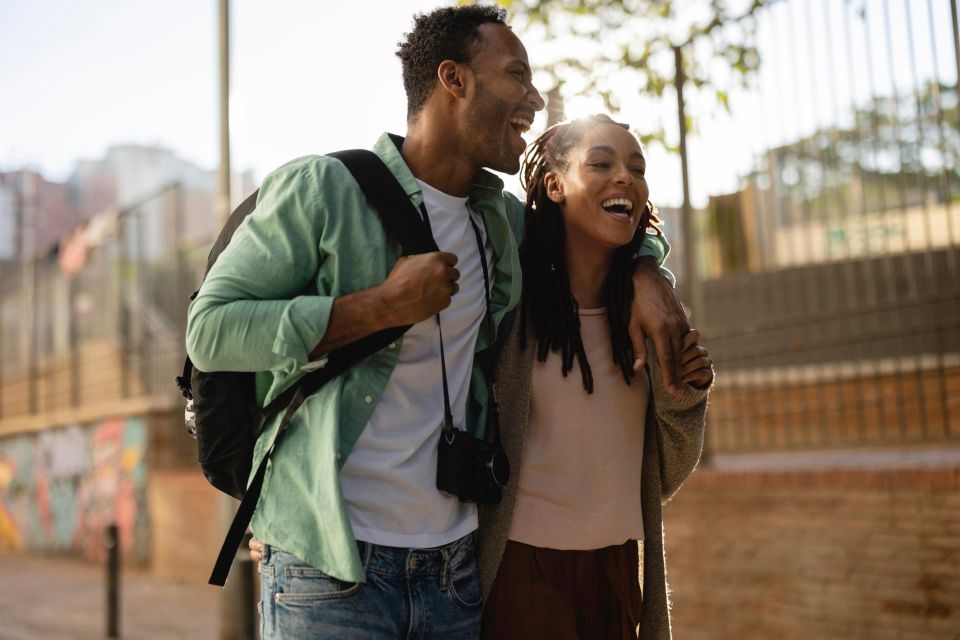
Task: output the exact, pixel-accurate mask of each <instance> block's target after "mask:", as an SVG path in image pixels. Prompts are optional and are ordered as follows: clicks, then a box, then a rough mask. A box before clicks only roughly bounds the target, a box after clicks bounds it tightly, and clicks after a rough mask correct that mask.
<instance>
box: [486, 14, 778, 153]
mask: <svg viewBox="0 0 960 640" xmlns="http://www.w3.org/2000/svg"><path fill="white" fill-rule="evenodd" d="M776 1H777V0H740V1H739V2H737V1H734V2H730V1H729V0H693V1H692V0H685V1H684V2H674V0H501V2H500V4H501V5H502V6H504V7H506V8H507V9H508V10H509V11H510V12H511V14H512V24H513V26H514V29H516V30H517V31H518V32H520V33H524V34H525V35H526V36H530V37H532V38H533V39H536V40H538V41H540V42H542V43H544V46H543V51H546V52H547V59H543V58H542V55H538V60H536V61H535V62H536V69H537V71H538V72H540V73H542V74H544V75H545V76H546V77H547V79H548V80H547V86H546V89H547V91H548V92H549V91H553V93H554V95H559V96H561V97H562V98H564V99H566V100H569V99H570V98H573V97H575V96H598V97H600V98H601V99H602V100H603V103H604V105H605V107H606V109H607V110H608V111H609V112H610V113H611V115H617V114H620V113H621V112H622V109H623V106H624V100H625V98H626V99H628V100H630V101H632V100H633V99H635V98H636V99H639V100H646V101H648V102H649V101H653V100H659V99H661V98H662V97H663V95H664V91H665V90H667V87H672V86H673V85H674V78H675V73H676V68H675V64H674V47H678V46H679V47H681V48H682V50H683V52H684V56H683V59H684V74H685V76H686V79H687V86H688V87H692V88H693V89H694V91H695V92H697V93H704V92H705V93H708V94H710V93H712V95H713V98H714V100H715V101H714V104H715V105H717V106H718V107H719V108H723V109H728V110H729V108H730V105H729V102H728V94H729V89H730V87H731V83H745V82H746V81H747V80H748V78H749V77H750V76H751V75H752V74H753V73H754V72H755V71H756V70H757V69H758V68H759V65H760V57H759V55H758V52H757V48H756V46H755V44H754V42H753V40H754V38H753V33H754V29H755V23H754V17H755V14H756V12H757V11H758V10H759V9H761V8H763V7H764V6H767V5H770V4H772V3H773V2H776ZM730 5H737V6H735V7H734V8H731V6H730ZM543 51H539V50H538V53H539V54H542V53H543ZM718 65H719V67H720V68H722V69H726V70H728V73H717V69H718ZM645 112H647V111H645ZM657 113H658V114H659V113H661V112H660V111H659V110H658V111H657ZM687 121H688V129H691V128H692V127H693V125H694V124H695V119H694V118H691V117H690V116H687ZM639 133H640V135H641V138H642V139H643V140H644V142H645V143H649V142H659V143H661V144H663V145H664V146H665V147H666V148H667V149H670V150H674V151H675V150H676V148H675V144H676V143H675V142H674V144H673V145H671V144H668V143H667V142H666V139H665V135H664V123H663V122H662V121H660V122H644V123H643V126H642V131H640V132H639Z"/></svg>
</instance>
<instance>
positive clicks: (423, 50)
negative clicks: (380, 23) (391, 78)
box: [397, 5, 507, 120]
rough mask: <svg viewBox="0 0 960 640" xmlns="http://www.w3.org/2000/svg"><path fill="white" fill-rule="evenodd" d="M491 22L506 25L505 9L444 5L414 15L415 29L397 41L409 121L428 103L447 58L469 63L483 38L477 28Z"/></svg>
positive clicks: (487, 6) (486, 6)
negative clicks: (438, 70) (474, 49)
mask: <svg viewBox="0 0 960 640" xmlns="http://www.w3.org/2000/svg"><path fill="white" fill-rule="evenodd" d="M488 22H498V23H500V24H502V25H506V24H507V12H506V10H504V9H502V8H500V7H496V6H489V5H466V6H458V7H442V8H440V9H435V10H434V11H431V12H430V13H420V14H417V15H416V16H414V18H413V30H412V31H410V32H409V33H406V34H404V37H405V40H403V41H401V42H399V43H397V57H398V58H400V61H401V62H402V63H403V88H404V89H405V90H406V92H407V120H412V119H413V118H414V116H416V115H417V114H418V113H419V112H420V110H421V109H422V108H423V105H424V104H425V103H426V101H427V98H429V97H430V92H431V91H433V87H434V83H435V82H436V79H437V67H439V66H440V63H441V62H443V61H444V60H453V61H454V62H469V61H470V58H471V55H472V51H471V49H472V47H473V45H474V44H475V43H476V42H477V41H478V40H479V39H480V32H479V31H478V27H479V26H480V25H482V24H486V23H488Z"/></svg>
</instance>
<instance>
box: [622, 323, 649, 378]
mask: <svg viewBox="0 0 960 640" xmlns="http://www.w3.org/2000/svg"><path fill="white" fill-rule="evenodd" d="M627 331H628V332H629V333H630V342H631V344H633V370H634V371H640V370H641V369H643V368H644V367H645V366H647V334H646V333H644V332H643V328H642V327H641V326H640V323H639V322H631V323H630V326H629V327H627Z"/></svg>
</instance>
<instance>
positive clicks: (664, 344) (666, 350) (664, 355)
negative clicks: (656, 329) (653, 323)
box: [653, 333, 680, 396]
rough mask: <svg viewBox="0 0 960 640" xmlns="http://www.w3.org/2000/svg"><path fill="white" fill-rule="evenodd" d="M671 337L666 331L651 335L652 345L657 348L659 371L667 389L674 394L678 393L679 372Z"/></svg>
mask: <svg viewBox="0 0 960 640" xmlns="http://www.w3.org/2000/svg"><path fill="white" fill-rule="evenodd" d="M671 338H672V336H670V335H668V334H666V333H656V334H654V335H653V346H654V348H655V349H656V350H657V360H658V361H659V362H660V371H661V373H662V374H663V380H664V382H665V383H666V385H667V390H668V391H670V393H672V394H673V395H675V396H676V395H678V394H679V393H680V372H679V369H678V367H677V364H678V363H677V358H676V356H675V355H674V352H673V341H672V339H671Z"/></svg>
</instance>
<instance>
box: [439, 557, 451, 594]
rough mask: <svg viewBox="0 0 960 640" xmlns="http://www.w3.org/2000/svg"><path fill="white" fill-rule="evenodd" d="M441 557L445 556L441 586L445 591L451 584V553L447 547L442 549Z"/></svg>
mask: <svg viewBox="0 0 960 640" xmlns="http://www.w3.org/2000/svg"><path fill="white" fill-rule="evenodd" d="M440 555H441V556H443V568H442V569H441V570H440V586H441V587H443V588H444V589H446V588H447V584H448V583H449V582H450V551H449V549H447V548H446V547H444V548H442V549H440Z"/></svg>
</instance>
